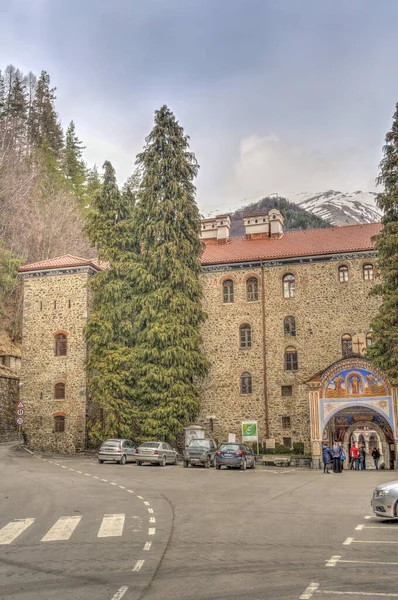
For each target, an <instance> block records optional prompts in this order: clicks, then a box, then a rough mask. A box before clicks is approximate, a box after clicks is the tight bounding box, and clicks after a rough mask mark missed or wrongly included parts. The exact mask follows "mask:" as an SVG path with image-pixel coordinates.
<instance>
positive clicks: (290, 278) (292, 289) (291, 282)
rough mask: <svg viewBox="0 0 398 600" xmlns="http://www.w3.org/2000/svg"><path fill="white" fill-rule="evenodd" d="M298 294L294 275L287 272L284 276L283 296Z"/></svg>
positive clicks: (290, 296) (291, 296) (288, 296)
mask: <svg viewBox="0 0 398 600" xmlns="http://www.w3.org/2000/svg"><path fill="white" fill-rule="evenodd" d="M295 295H296V282H295V279H294V275H292V274H291V273H287V274H286V275H284V276H283V297H284V298H294V296H295Z"/></svg>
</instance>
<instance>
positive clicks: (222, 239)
mask: <svg viewBox="0 0 398 600" xmlns="http://www.w3.org/2000/svg"><path fill="white" fill-rule="evenodd" d="M230 229H231V218H230V216H229V215H219V216H218V217H217V243H218V244H226V243H227V241H228V240H229V230H230Z"/></svg>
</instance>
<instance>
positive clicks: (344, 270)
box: [339, 266, 348, 283]
mask: <svg viewBox="0 0 398 600" xmlns="http://www.w3.org/2000/svg"><path fill="white" fill-rule="evenodd" d="M339 281H340V283H347V281H348V267H346V266H343V267H339Z"/></svg>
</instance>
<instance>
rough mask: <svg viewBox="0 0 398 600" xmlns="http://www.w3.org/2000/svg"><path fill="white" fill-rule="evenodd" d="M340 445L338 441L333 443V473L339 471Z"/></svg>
mask: <svg viewBox="0 0 398 600" xmlns="http://www.w3.org/2000/svg"><path fill="white" fill-rule="evenodd" d="M342 450H343V448H342V446H341V444H339V443H338V442H335V443H334V444H333V448H332V458H333V473H341V453H342Z"/></svg>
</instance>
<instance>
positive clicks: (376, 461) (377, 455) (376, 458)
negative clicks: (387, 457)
mask: <svg viewBox="0 0 398 600" xmlns="http://www.w3.org/2000/svg"><path fill="white" fill-rule="evenodd" d="M372 458H373V462H374V464H375V467H376V469H379V459H380V452H379V449H378V448H373V450H372Z"/></svg>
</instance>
